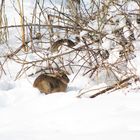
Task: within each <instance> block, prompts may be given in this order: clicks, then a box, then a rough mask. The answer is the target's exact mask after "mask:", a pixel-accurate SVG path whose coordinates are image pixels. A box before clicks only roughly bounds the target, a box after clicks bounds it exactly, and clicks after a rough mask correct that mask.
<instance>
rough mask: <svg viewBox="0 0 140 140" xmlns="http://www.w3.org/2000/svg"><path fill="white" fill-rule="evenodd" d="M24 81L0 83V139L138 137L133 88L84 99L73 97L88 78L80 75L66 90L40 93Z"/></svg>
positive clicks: (139, 95) (139, 93)
mask: <svg viewBox="0 0 140 140" xmlns="http://www.w3.org/2000/svg"><path fill="white" fill-rule="evenodd" d="M70 78H71V79H72V77H70ZM32 80H33V79H30V82H32ZM83 81H84V82H83ZM30 82H29V81H28V80H27V79H21V80H17V81H16V82H12V81H6V80H5V81H2V82H1V85H3V86H5V89H4V88H3V87H0V114H1V115H0V139H1V140H9V139H10V140H19V139H20V140H25V139H26V140H38V139H40V140H46V139H49V140H55V139H58V138H59V139H62V140H63V139H68V140H70V139H75V140H76V139H88V140H90V139H99V140H102V139H106V140H107V139H109V140H111V139H115V140H118V139H127V140H131V139H135V140H138V139H139V138H140V121H139V118H140V108H139V105H140V102H139V100H140V90H139V89H135V88H134V87H133V88H132V87H131V88H130V89H124V90H120V91H116V92H112V93H110V94H104V95H100V96H98V97H96V98H94V99H89V98H77V97H76V95H77V94H78V92H79V89H80V87H84V85H85V82H88V81H87V78H84V77H82V76H79V78H78V79H76V83H77V85H76V84H75V83H74V82H73V83H70V86H69V88H68V91H67V92H66V93H54V94H49V95H45V94H40V92H39V91H38V90H37V89H34V88H33V87H32V84H31V83H30Z"/></svg>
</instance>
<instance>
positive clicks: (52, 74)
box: [46, 73, 57, 78]
mask: <svg viewBox="0 0 140 140" xmlns="http://www.w3.org/2000/svg"><path fill="white" fill-rule="evenodd" d="M46 75H47V76H49V77H54V78H55V77H57V75H56V74H55V73H46Z"/></svg>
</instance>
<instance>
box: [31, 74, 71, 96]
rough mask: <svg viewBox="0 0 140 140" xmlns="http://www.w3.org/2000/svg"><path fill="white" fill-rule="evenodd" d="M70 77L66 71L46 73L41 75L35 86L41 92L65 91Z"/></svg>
mask: <svg viewBox="0 0 140 140" xmlns="http://www.w3.org/2000/svg"><path fill="white" fill-rule="evenodd" d="M68 83H69V78H68V77H67V75H66V74H65V72H59V73H58V72H57V73H44V74H41V75H39V76H38V77H37V78H36V79H35V81H34V84H33V86H34V87H35V88H38V89H39V90H40V92H41V93H45V94H49V93H53V92H65V91H66V89H67V84H68Z"/></svg>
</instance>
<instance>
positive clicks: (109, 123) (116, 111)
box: [0, 1, 140, 140]
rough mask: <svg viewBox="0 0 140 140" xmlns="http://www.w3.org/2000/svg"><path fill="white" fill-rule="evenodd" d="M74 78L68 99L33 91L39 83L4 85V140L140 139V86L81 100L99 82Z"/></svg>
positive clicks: (0, 107)
mask: <svg viewBox="0 0 140 140" xmlns="http://www.w3.org/2000/svg"><path fill="white" fill-rule="evenodd" d="M32 2H33V1H32ZM28 4H29V6H31V3H30V2H28V3H27V5H28ZM10 16H11V14H10V13H9V17H10ZM15 18H16V17H15ZM13 21H14V19H13ZM13 21H12V23H13ZM11 41H12V43H14V41H13V40H11ZM136 44H138V43H136ZM139 59H140V57H139V55H138V54H137V57H136V58H135V66H136V67H137V68H138V70H137V71H136V73H138V74H139V75H140V71H139V63H140V62H139ZM9 63H10V62H9ZM9 65H10V67H9V68H8V70H9V72H10V75H11V77H12V76H13V75H15V71H16V69H19V70H20V68H19V67H18V65H17V64H15V63H12V62H11V63H10V64H9ZM11 66H13V67H11ZM74 76H75V75H70V76H69V78H70V83H69V85H68V89H67V92H66V93H63V92H62V93H54V94H48V95H45V94H41V93H40V92H39V91H38V90H37V89H35V88H33V86H32V84H33V81H34V78H33V77H29V78H21V79H19V80H16V81H14V80H13V78H10V77H3V78H2V79H0V140H56V139H60V140H125V139H126V140H139V139H140V88H139V87H140V83H138V82H137V83H135V84H132V85H131V86H130V87H129V88H127V89H126V88H124V89H121V90H117V91H114V92H111V93H109V94H107V93H105V94H102V95H100V96H97V97H96V98H93V99H90V98H87V97H86V96H85V97H82V98H78V97H77V95H79V94H80V93H81V92H82V91H83V89H84V90H88V89H90V88H91V87H94V82H93V81H92V80H91V79H89V78H87V77H83V76H81V75H79V76H77V77H76V78H75V79H73V78H74ZM96 86H97V87H99V86H104V85H102V84H101V85H96ZM92 92H93V91H90V94H93V93H92Z"/></svg>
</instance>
